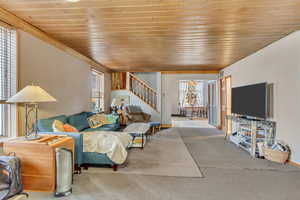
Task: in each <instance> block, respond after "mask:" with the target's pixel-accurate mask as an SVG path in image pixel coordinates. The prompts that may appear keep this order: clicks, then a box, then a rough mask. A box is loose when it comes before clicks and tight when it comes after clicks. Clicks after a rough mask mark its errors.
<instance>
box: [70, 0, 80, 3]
mask: <svg viewBox="0 0 300 200" xmlns="http://www.w3.org/2000/svg"><path fill="white" fill-rule="evenodd" d="M67 1H68V2H72V3H74V2H78V1H80V0H67Z"/></svg>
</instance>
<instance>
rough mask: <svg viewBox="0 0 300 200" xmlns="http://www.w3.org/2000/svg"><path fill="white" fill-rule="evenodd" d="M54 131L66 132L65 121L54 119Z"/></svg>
mask: <svg viewBox="0 0 300 200" xmlns="http://www.w3.org/2000/svg"><path fill="white" fill-rule="evenodd" d="M52 129H53V132H64V131H65V130H64V123H63V122H61V121H59V120H54V122H53V124H52Z"/></svg>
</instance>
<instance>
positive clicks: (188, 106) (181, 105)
mask: <svg viewBox="0 0 300 200" xmlns="http://www.w3.org/2000/svg"><path fill="white" fill-rule="evenodd" d="M188 81H196V82H199V83H200V84H201V91H202V94H201V92H199V94H201V95H202V96H201V98H200V97H198V98H197V101H198V102H199V105H198V106H194V108H195V107H204V106H206V105H205V99H204V98H205V94H204V92H205V91H204V90H205V88H204V87H205V81H204V80H194V79H190V80H179V82H178V101H179V105H180V107H183V108H192V106H191V105H185V104H184V103H183V102H182V100H183V99H184V98H185V97H184V95H185V94H183V92H186V91H187V89H184V90H182V89H181V83H182V82H185V83H186V84H187V82H188ZM182 95H183V97H181V96H182Z"/></svg>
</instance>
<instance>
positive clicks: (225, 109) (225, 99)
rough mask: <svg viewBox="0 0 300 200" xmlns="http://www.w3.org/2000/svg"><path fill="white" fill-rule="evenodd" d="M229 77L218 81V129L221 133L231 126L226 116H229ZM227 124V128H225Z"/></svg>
mask: <svg viewBox="0 0 300 200" xmlns="http://www.w3.org/2000/svg"><path fill="white" fill-rule="evenodd" d="M231 84H232V83H231V76H226V77H223V78H221V79H220V100H221V102H220V107H221V109H220V111H221V113H220V117H221V125H220V128H221V129H222V130H223V131H226V129H227V130H228V131H229V130H231V124H230V123H227V119H226V116H227V115H230V114H231V87H232V85H231ZM226 124H227V128H226Z"/></svg>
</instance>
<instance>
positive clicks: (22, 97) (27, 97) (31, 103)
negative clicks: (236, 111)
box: [7, 85, 56, 140]
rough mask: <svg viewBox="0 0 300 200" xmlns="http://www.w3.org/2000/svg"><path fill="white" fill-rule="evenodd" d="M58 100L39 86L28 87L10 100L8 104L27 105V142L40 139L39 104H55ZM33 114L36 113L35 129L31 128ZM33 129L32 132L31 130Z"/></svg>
mask: <svg viewBox="0 0 300 200" xmlns="http://www.w3.org/2000/svg"><path fill="white" fill-rule="evenodd" d="M55 101H56V99H55V98H53V97H52V96H51V95H50V94H48V93H47V92H46V91H45V90H43V89H42V88H41V87H39V86H35V85H28V86H26V87H25V88H23V89H22V90H20V91H19V92H18V93H17V94H15V95H14V96H13V97H11V98H10V99H8V101H7V103H24V104H25V138H26V139H27V140H36V139H39V138H40V137H39V136H38V134H37V120H38V103H42V102H55ZM31 113H35V121H34V123H33V128H30V125H29V117H30V115H31ZM30 129H31V130H30Z"/></svg>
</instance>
